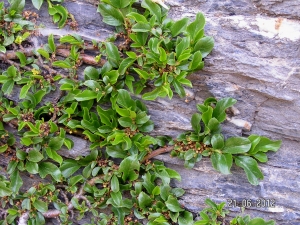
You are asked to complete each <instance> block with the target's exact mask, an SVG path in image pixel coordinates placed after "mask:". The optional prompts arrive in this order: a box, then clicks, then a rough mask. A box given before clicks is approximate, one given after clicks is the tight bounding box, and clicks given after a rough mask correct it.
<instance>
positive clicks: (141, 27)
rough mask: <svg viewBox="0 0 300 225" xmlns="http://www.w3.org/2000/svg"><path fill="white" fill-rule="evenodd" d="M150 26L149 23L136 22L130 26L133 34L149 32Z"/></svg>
mask: <svg viewBox="0 0 300 225" xmlns="http://www.w3.org/2000/svg"><path fill="white" fill-rule="evenodd" d="M150 30H151V25H150V24H149V23H143V22H138V23H136V24H134V25H133V26H132V31H133V32H149V31H150Z"/></svg>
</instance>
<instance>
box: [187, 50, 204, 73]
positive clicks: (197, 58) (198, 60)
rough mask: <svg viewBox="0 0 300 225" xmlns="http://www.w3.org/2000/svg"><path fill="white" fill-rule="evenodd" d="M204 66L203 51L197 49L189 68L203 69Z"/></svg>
mask: <svg viewBox="0 0 300 225" xmlns="http://www.w3.org/2000/svg"><path fill="white" fill-rule="evenodd" d="M203 66H204V64H203V62H202V55H201V52H200V51H197V52H195V53H194V55H193V58H192V61H191V62H190V64H189V70H191V71H193V70H198V69H202V67H203Z"/></svg>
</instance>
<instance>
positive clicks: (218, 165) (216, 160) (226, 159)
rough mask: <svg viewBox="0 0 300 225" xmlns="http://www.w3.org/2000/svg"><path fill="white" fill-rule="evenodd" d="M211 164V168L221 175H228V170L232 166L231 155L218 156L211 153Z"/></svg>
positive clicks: (218, 154) (215, 153)
mask: <svg viewBox="0 0 300 225" xmlns="http://www.w3.org/2000/svg"><path fill="white" fill-rule="evenodd" d="M210 159H211V162H212V165H213V167H214V168H215V169H216V170H218V171H220V172H221V173H223V174H230V168H231V166H232V155H231V154H226V153H225V154H220V153H217V152H213V154H212V155H211V158H210Z"/></svg>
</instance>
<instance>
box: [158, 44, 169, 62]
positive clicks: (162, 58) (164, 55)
mask: <svg viewBox="0 0 300 225" xmlns="http://www.w3.org/2000/svg"><path fill="white" fill-rule="evenodd" d="M158 51H159V60H160V61H161V62H167V59H168V56H167V53H166V51H165V50H164V49H163V48H162V47H159V48H158Z"/></svg>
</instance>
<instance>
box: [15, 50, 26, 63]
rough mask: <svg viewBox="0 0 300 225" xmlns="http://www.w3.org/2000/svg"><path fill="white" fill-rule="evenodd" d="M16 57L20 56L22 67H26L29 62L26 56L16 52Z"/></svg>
mask: <svg viewBox="0 0 300 225" xmlns="http://www.w3.org/2000/svg"><path fill="white" fill-rule="evenodd" d="M16 55H17V56H18V58H19V60H20V62H21V65H22V66H25V65H26V62H27V60H26V56H25V54H24V53H23V52H16Z"/></svg>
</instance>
